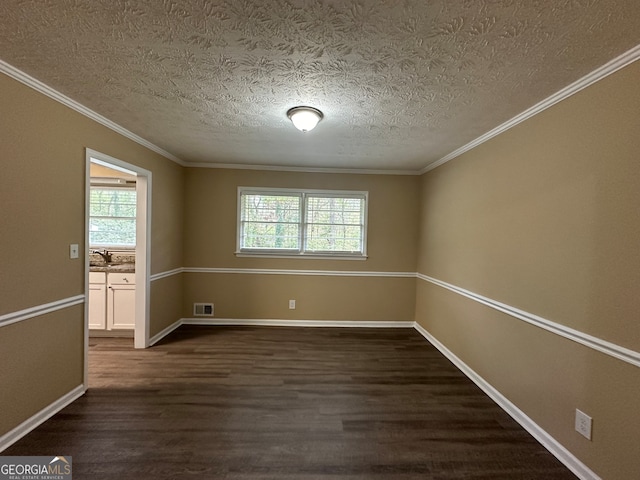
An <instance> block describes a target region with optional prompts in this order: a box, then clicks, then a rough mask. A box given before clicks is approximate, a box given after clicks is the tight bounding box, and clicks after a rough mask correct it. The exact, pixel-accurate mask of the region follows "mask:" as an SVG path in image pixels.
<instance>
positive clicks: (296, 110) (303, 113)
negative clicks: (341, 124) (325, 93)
mask: <svg viewBox="0 0 640 480" xmlns="http://www.w3.org/2000/svg"><path fill="white" fill-rule="evenodd" d="M323 116H324V115H322V112H321V111H320V110H318V109H317V108H313V107H293V108H291V109H289V111H288V112H287V117H289V119H290V120H291V121H292V122H293V125H294V126H295V127H296V128H297V129H298V130H300V131H301V132H308V131H309V130H313V129H314V128H315V127H316V125H317V124H318V122H319V121H320V120H322V117H323Z"/></svg>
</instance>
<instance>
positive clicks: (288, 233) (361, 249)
mask: <svg viewBox="0 0 640 480" xmlns="http://www.w3.org/2000/svg"><path fill="white" fill-rule="evenodd" d="M366 220H367V192H345V191H333V190H289V189H278V190H276V189H255V188H248V187H240V188H239V189H238V247H237V251H238V253H247V254H273V255H300V256H304V255H307V256H309V255H311V256H313V255H320V256H347V257H365V256H366Z"/></svg>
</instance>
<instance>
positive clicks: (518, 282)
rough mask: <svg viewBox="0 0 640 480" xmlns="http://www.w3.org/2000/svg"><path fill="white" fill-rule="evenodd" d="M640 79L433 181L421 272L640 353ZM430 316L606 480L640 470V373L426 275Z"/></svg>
mask: <svg viewBox="0 0 640 480" xmlns="http://www.w3.org/2000/svg"><path fill="white" fill-rule="evenodd" d="M638 78H640V62H636V63H635V64H633V65H631V66H629V67H627V68H625V69H624V70H622V71H619V72H617V73H615V74H613V75H611V76H610V77H608V78H606V79H604V80H602V81H600V82H598V83H597V84H595V85H593V86H591V87H589V88H587V89H586V90H583V91H581V92H580V93H578V94H576V95H574V96H573V97H571V98H569V99H567V100H565V101H563V102H561V103H559V104H557V105H555V106H554V107H552V108H550V109H548V110H546V111H544V112H543V113H541V114H539V115H536V116H535V117H533V118H531V119H529V120H527V121H526V122H524V123H522V124H520V125H518V126H516V127H514V128H512V129H511V130H509V131H507V132H506V133H503V134H502V135H499V136H498V137H496V138H494V139H492V140H490V141H488V142H486V143H484V144H482V145H481V146H479V147H477V148H475V149H473V150H471V151H470V152H468V153H466V154H464V155H463V156H461V157H459V158H457V159H455V160H453V161H451V162H449V163H447V164H445V165H444V166H441V167H439V168H437V169H435V170H433V171H431V172H429V173H427V174H426V175H424V177H423V179H422V200H421V205H422V212H421V219H420V226H421V227H420V245H419V254H418V271H419V272H420V273H422V274H424V275H427V276H430V277H434V278H437V279H439V280H442V281H445V282H448V283H450V284H453V285H456V286H458V287H462V288H464V289H467V290H470V291H472V292H475V293H477V294H480V295H483V296H486V297H489V298H491V299H493V300H497V301H499V302H503V303H506V304H508V305H511V306H513V307H517V308H519V309H522V310H525V311H527V312H530V313H532V314H535V315H538V316H541V317H544V318H546V319H549V320H551V321H553V322H556V323H559V324H562V325H565V326H568V327H571V328H573V329H576V330H578V331H581V332H584V333H586V334H589V335H593V336H595V337H599V338H601V339H604V340H607V341H609V342H613V343H615V344H617V345H620V346H623V347H627V348H630V349H633V350H635V351H639V350H640V322H638V312H640V295H638V293H637V290H638V286H639V285H640V249H639V248H638V238H640V209H639V206H640V167H639V164H638V158H639V156H638V152H640V130H639V126H640V83H639V82H638ZM416 319H417V321H418V322H419V323H420V324H421V325H422V326H424V327H425V329H426V330H428V331H429V332H431V333H432V334H433V335H434V336H435V337H436V338H437V339H438V340H439V341H441V342H442V343H443V344H444V345H445V346H447V347H448V348H449V349H450V350H452V351H453V353H454V354H456V355H457V356H458V357H460V358H461V359H462V360H463V361H465V362H466V363H467V364H468V365H469V366H470V367H471V368H472V369H474V370H475V371H476V372H478V373H479V374H480V375H481V376H483V377H484V378H485V379H486V380H487V381H488V382H489V383H490V384H492V385H493V386H495V387H496V388H498V390H500V392H502V393H503V394H504V395H505V396H506V397H507V398H509V399H510V400H511V401H513V402H514V403H515V404H516V405H517V406H518V407H519V408H520V409H522V410H523V411H524V412H525V413H526V414H527V415H529V416H530V417H531V418H532V419H533V420H534V421H535V422H537V423H538V424H539V425H540V426H542V428H544V429H545V430H546V431H547V432H549V433H551V434H552V435H553V436H554V437H555V438H556V439H557V440H559V441H560V442H561V443H562V444H563V445H565V446H566V447H567V448H569V450H570V451H572V452H573V453H574V454H576V455H577V456H578V457H579V458H580V459H581V460H582V461H584V462H585V463H586V464H587V465H588V466H589V467H591V468H592V469H593V470H594V471H595V472H596V473H598V474H599V475H600V476H602V477H603V478H607V479H629V478H634V476H635V475H637V473H638V471H640V455H638V454H639V453H640V450H638V448H639V447H638V442H637V439H639V438H640V408H638V398H640V369H638V368H637V367H634V366H632V365H630V364H627V363H624V362H622V361H620V360H616V359H613V358H612V357H609V356H607V355H604V354H602V353H599V352H596V351H594V350H592V349H589V348H587V347H583V346H581V345H579V344H577V343H575V342H572V341H570V340H567V339H564V338H561V337H559V336H557V335H555V334H553V333H549V332H547V331H544V330H542V329H540V328H538V327H535V326H531V325H529V324H527V323H524V322H522V321H520V320H517V319H515V318H513V317H510V316H507V315H505V314H502V313H499V312H497V311H495V310H492V309H489V308H488V307H485V306H483V305H481V304H479V303H477V302H474V301H472V300H469V299H466V298H464V297H462V296H460V295H458V294H455V293H452V292H449V291H447V290H444V289H442V288H441V287H437V286H434V285H432V284H430V283H428V282H426V281H423V280H420V281H419V282H418V290H417V306H416ZM576 408H580V409H581V410H583V411H585V412H586V413H588V414H589V415H591V416H592V417H593V418H594V426H593V441H592V442H589V441H587V440H586V439H584V438H583V437H580V436H579V435H578V434H577V433H576V432H574V431H573V420H574V411H575V409H576ZM630 439H636V440H635V441H630Z"/></svg>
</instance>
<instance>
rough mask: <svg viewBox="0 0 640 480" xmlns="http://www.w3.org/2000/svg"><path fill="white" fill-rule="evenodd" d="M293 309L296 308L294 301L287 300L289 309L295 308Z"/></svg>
mask: <svg viewBox="0 0 640 480" xmlns="http://www.w3.org/2000/svg"><path fill="white" fill-rule="evenodd" d="M295 309H296V301H295V300H289V310H295Z"/></svg>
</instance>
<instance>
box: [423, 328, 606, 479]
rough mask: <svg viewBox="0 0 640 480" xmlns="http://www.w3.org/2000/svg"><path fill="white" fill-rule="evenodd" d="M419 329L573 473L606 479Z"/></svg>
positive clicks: (431, 336) (582, 476) (428, 334)
mask: <svg viewBox="0 0 640 480" xmlns="http://www.w3.org/2000/svg"><path fill="white" fill-rule="evenodd" d="M415 329H416V330H417V331H418V332H419V333H420V334H421V335H422V336H423V337H424V338H426V339H427V340H428V341H429V343H431V344H432V345H433V346H434V347H435V348H436V349H438V350H439V351H440V353H442V354H443V355H444V356H445V357H447V358H448V359H449V360H450V361H451V363H453V364H454V365H455V366H456V367H458V368H459V369H460V370H461V371H462V373H464V374H465V375H466V376H467V377H468V378H469V379H470V380H471V381H472V382H473V383H475V384H476V385H477V386H478V387H480V389H481V390H482V391H483V392H484V393H486V394H487V395H488V396H489V397H490V398H491V399H492V400H493V401H494V402H496V403H497V404H498V405H499V406H500V408H502V409H503V410H504V411H505V412H506V413H508V414H509V415H510V416H511V417H512V418H513V419H514V420H515V421H516V422H518V423H519V424H520V425H521V426H522V427H523V428H524V429H525V430H526V431H527V432H529V433H530V434H531V435H532V436H533V437H534V438H535V439H536V440H537V441H538V442H540V443H541V444H542V446H544V447H545V448H546V449H547V450H548V451H549V452H551V453H552V454H553V455H554V456H555V457H556V458H557V459H558V460H560V461H561V462H562V463H563V464H564V465H565V466H566V467H567V468H568V469H569V470H571V471H572V472H573V473H574V474H575V475H577V476H578V478H580V479H582V480H602V479H601V478H600V477H599V476H598V475H596V473H594V472H593V471H592V470H591V469H590V468H589V467H587V466H586V465H585V464H584V463H582V462H581V461H580V459H578V458H577V457H576V456H575V455H573V454H572V453H571V452H570V451H569V450H567V449H566V448H565V447H564V446H563V445H562V444H561V443H560V442H558V441H557V440H556V439H555V438H553V437H552V436H551V435H550V434H549V433H547V431H546V430H544V429H543V428H542V427H541V426H540V425H538V424H537V423H535V422H534V421H533V420H532V419H531V418H529V417H528V416H527V415H526V414H525V413H524V412H523V411H522V410H520V409H519V408H518V407H517V406H516V405H515V404H514V403H512V402H511V401H510V400H509V399H508V398H507V397H505V396H504V395H503V394H502V393H500V392H499V391H498V390H497V389H495V388H494V387H493V386H492V385H491V384H490V383H489V382H487V381H486V380H485V379H484V378H482V377H481V376H480V375H478V374H477V373H476V372H475V371H474V370H473V369H472V368H471V367H469V366H468V365H467V364H466V363H464V362H463V361H462V360H460V358H458V357H457V356H456V355H455V354H454V353H453V352H452V351H451V350H449V349H448V348H447V347H445V346H444V345H443V344H442V343H440V342H439V341H438V340H437V339H436V338H435V337H434V336H433V335H431V334H430V333H429V332H428V331H427V330H426V329H425V328H424V327H423V326H422V325H420V324H419V323H418V322H416V324H415Z"/></svg>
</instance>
